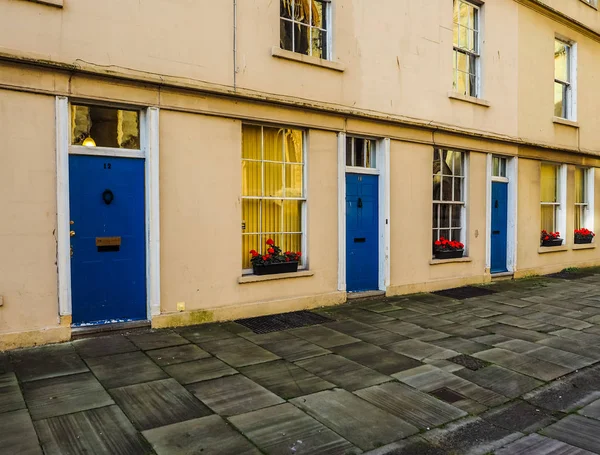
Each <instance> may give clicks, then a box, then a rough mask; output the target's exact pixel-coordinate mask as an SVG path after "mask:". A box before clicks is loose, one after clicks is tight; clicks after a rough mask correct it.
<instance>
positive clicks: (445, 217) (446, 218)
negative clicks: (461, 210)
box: [440, 204, 450, 228]
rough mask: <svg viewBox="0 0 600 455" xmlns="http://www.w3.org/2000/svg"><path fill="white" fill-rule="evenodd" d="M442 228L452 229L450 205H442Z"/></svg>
mask: <svg viewBox="0 0 600 455" xmlns="http://www.w3.org/2000/svg"><path fill="white" fill-rule="evenodd" d="M440 227H441V228H449V227H450V205H448V204H440Z"/></svg>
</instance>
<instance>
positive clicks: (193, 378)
mask: <svg viewBox="0 0 600 455" xmlns="http://www.w3.org/2000/svg"><path fill="white" fill-rule="evenodd" d="M165 371H166V372H167V373H169V375H170V376H172V377H174V378H175V379H177V380H178V381H179V382H180V383H181V384H184V385H185V384H191V383H193V382H199V381H206V380H208V379H216V378H220V377H222V376H230V375H232V374H236V373H237V371H236V370H234V369H233V368H231V367H230V366H229V365H227V364H226V363H224V362H222V361H220V360H219V359H215V358H214V357H211V358H209V359H203V360H196V361H193V362H185V363H179V364H175V365H171V366H168V367H165Z"/></svg>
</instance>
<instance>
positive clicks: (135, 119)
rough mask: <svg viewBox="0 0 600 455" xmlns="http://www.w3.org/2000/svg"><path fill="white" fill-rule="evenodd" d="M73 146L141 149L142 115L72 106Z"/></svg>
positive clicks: (101, 108)
mask: <svg viewBox="0 0 600 455" xmlns="http://www.w3.org/2000/svg"><path fill="white" fill-rule="evenodd" d="M71 144H72V145H84V146H88V147H111V148H122V149H139V148H140V113H139V111H130V110H124V109H114V108H111V107H103V106H84V105H76V104H73V105H71Z"/></svg>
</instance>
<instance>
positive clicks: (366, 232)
mask: <svg viewBox="0 0 600 455" xmlns="http://www.w3.org/2000/svg"><path fill="white" fill-rule="evenodd" d="M378 180H379V177H378V176H377V175H366V174H350V173H348V174H346V290H347V291H348V292H359V291H371V290H377V289H379V250H380V248H379V189H378V188H379V181H378ZM491 224H492V229H491V272H492V273H502V272H506V271H507V270H508V269H507V239H508V183H507V182H492V222H491Z"/></svg>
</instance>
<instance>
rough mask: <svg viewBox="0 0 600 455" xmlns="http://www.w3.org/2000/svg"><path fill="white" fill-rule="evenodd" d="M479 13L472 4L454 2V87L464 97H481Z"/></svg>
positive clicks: (477, 8)
mask: <svg viewBox="0 0 600 455" xmlns="http://www.w3.org/2000/svg"><path fill="white" fill-rule="evenodd" d="M479 12H480V9H479V7H478V6H476V5H474V4H472V3H470V2H467V1H465V0H454V28H453V43H454V56H453V69H454V84H453V86H454V91H455V92H457V93H460V94H462V95H468V96H479V57H480V54H479V34H480V30H479Z"/></svg>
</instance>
